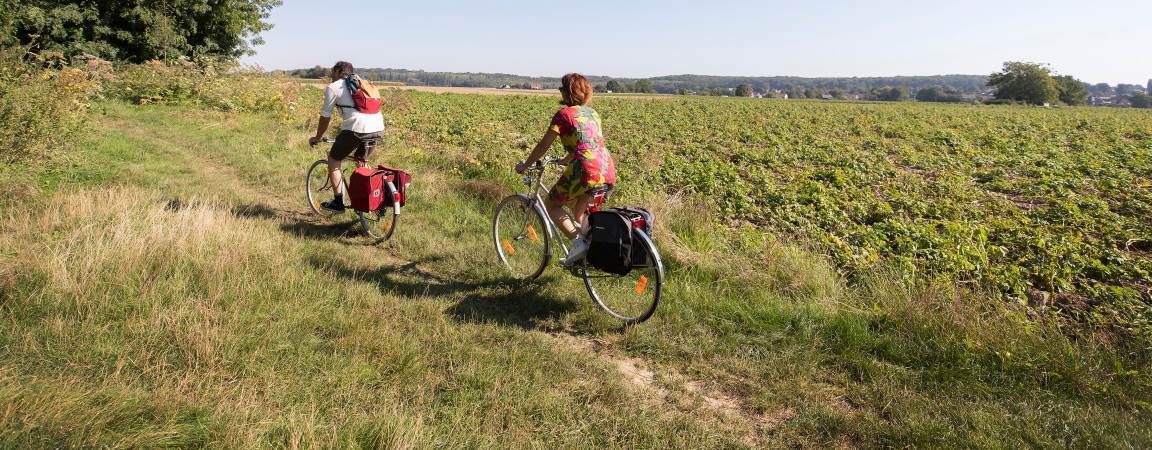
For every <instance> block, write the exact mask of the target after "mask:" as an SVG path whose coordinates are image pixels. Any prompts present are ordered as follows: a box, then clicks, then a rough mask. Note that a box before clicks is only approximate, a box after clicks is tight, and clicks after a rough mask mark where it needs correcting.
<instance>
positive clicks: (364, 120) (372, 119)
mask: <svg viewBox="0 0 1152 450" xmlns="http://www.w3.org/2000/svg"><path fill="white" fill-rule="evenodd" d="M341 105H343V106H341ZM333 107H336V108H340V117H342V118H344V125H343V126H342V127H341V129H344V130H349V131H352V132H355V133H378V132H381V131H384V115H383V114H380V113H376V114H364V113H362V112H360V111H357V110H356V103H355V102H353V101H352V94H351V93H349V92H348V88H347V86H344V80H343V79H340V80H336V81H333V82H332V83H331V84H329V85H328V87H327V88H325V89H324V109H323V110H321V111H320V116H321V117H332V108H333Z"/></svg>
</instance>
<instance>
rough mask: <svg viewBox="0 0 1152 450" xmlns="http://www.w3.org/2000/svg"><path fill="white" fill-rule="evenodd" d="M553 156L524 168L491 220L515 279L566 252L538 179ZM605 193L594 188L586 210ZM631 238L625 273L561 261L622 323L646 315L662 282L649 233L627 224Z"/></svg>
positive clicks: (653, 308) (553, 163)
mask: <svg viewBox="0 0 1152 450" xmlns="http://www.w3.org/2000/svg"><path fill="white" fill-rule="evenodd" d="M557 161H559V159H553V158H544V159H543V160H541V161H539V162H537V163H536V165H534V166H532V167H530V168H529V169H528V170H526V171H525V175H524V179H523V181H524V184H525V185H526V186H527V188H528V189H527V192H525V193H522V194H514V195H511V196H508V197H507V198H505V199H504V200H502V201H501V202H500V205H499V206H498V207H497V208H496V215H495V217H494V218H493V220H492V239H493V242H494V244H495V247H496V255H497V256H498V257H499V258H500V262H501V263H502V264H504V267H505V268H506V269H508V271H509V272H510V273H511V274H512V276H513V277H515V278H517V279H520V280H524V281H531V280H535V279H536V278H538V277H539V276H540V275H541V274H543V273H544V270H545V269H547V268H548V264H549V263H550V262H552V261H553V260H554V259H555V257H556V256H560V257H561V258H563V257H566V256H568V252H569V248H568V246H567V244H566V242H567V239H565V238H564V234H563V233H561V232H560V229H559V228H558V227H557V226H556V224H555V223H553V222H552V219H550V218H549V217H548V214H547V212H546V210H545V209H544V200H543V197H542V195H547V192H548V188H546V187H545V186H544V183H543V181H542V180H543V177H544V172H545V171H546V169H547V168H548V167H549V166H559V164H557ZM607 196H608V192H606V191H605V192H598V193H596V195H595V196H594V197H593V200H592V203H590V204H589V212H593V211H596V210H599V208H600V206H601V205H602V204H603V203H604V202H605V201H606V200H607ZM632 237H633V261H634V263H633V269H632V271H631V272H629V273H628V274H626V275H615V274H610V273H606V272H603V271H600V270H597V269H596V268H595V267H592V266H590V265H588V264H587V263H586V262H585V261H580V262H576V263H573V264H572V265H570V266H563V265H561V267H563V268H564V269H565V270H566V271H568V272H569V273H571V274H572V275H573V276H576V277H578V278H581V279H583V280H584V287H585V288H587V290H588V295H589V296H591V297H592V301H593V302H595V303H596V306H598V307H599V308H600V309H601V310H603V311H604V312H606V313H608V315H610V316H612V317H615V318H616V319H619V320H621V321H623V322H624V323H625V324H627V325H634V324H638V323H640V322H643V321H645V320H648V318H649V317H652V313H654V312H655V311H656V305H657V304H659V303H660V295H661V292H662V288H663V285H664V262H663V261H662V260H661V259H660V252H659V251H657V250H656V245H655V244H653V243H652V238H651V237H650V236H648V234H647V233H645V232H644V231H643V230H640V229H633V230H632ZM557 248H558V249H559V251H558V252H557V251H556V249H557ZM637 262H638V263H637Z"/></svg>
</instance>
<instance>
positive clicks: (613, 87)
mask: <svg viewBox="0 0 1152 450" xmlns="http://www.w3.org/2000/svg"><path fill="white" fill-rule="evenodd" d="M608 91H609V92H624V85H622V84H620V82H619V81H616V80H611V81H609V82H608Z"/></svg>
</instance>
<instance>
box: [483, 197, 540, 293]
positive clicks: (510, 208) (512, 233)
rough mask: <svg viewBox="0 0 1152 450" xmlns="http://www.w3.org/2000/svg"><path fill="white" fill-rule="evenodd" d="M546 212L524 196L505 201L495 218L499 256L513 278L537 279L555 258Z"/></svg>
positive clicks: (494, 227)
mask: <svg viewBox="0 0 1152 450" xmlns="http://www.w3.org/2000/svg"><path fill="white" fill-rule="evenodd" d="M547 223H548V222H547V221H546V219H545V218H544V215H543V213H541V212H540V210H539V209H537V208H536V206H535V203H534V202H533V201H532V200H531V199H529V198H528V197H527V196H524V195H513V196H510V197H508V198H505V199H504V200H503V201H501V202H500V206H498V207H497V208H496V216H495V217H494V218H493V219H492V239H493V242H494V244H495V245H496V255H497V256H499V257H500V262H501V263H503V264H504V267H505V268H506V269H508V272H510V273H511V274H512V276H513V277H516V278H517V279H521V280H526V281H527V280H534V279H536V278H537V277H539V276H540V274H542V273H544V269H546V268H547V267H548V260H549V259H551V256H552V239H551V232H550V231H549V230H548V228H547V227H548V225H547Z"/></svg>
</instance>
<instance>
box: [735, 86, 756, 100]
mask: <svg viewBox="0 0 1152 450" xmlns="http://www.w3.org/2000/svg"><path fill="white" fill-rule="evenodd" d="M736 96H737V97H751V96H752V86H749V85H747V84H741V85H739V86H736Z"/></svg>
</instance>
